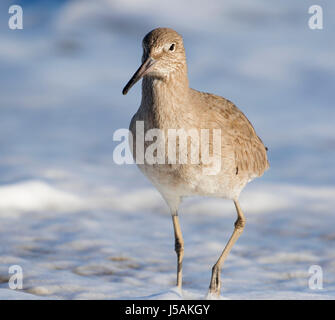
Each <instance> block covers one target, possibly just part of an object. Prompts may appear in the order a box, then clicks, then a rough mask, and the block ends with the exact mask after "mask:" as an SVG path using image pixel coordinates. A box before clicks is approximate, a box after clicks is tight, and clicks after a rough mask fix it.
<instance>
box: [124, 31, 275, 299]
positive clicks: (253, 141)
mask: <svg viewBox="0 0 335 320" xmlns="http://www.w3.org/2000/svg"><path fill="white" fill-rule="evenodd" d="M142 46H143V55H142V65H141V66H140V67H139V69H138V70H137V71H136V72H135V74H134V75H133V76H132V78H131V79H130V80H129V82H128V83H127V85H126V86H125V87H124V89H123V91H122V93H123V94H124V95H125V94H127V92H128V90H129V89H130V88H131V87H132V86H133V85H134V84H135V83H136V82H137V81H139V80H140V79H142V100H141V104H140V107H139V109H138V110H137V112H136V114H135V115H134V116H133V118H132V120H131V122H130V132H131V133H132V135H133V137H134V139H132V141H133V143H132V144H131V150H132V152H133V156H134V159H135V160H136V152H138V150H139V149H138V148H137V147H138V146H136V142H135V141H137V140H135V138H136V134H138V133H137V130H136V124H137V122H139V121H143V123H144V133H146V132H148V131H149V130H150V129H160V130H162V131H163V132H166V131H167V130H170V129H171V128H174V129H184V130H188V129H191V128H195V129H196V130H198V131H200V130H201V129H210V130H214V129H219V130H220V159H219V160H220V170H219V172H217V173H216V174H212V175H208V174H204V170H203V169H204V167H205V166H206V165H205V164H204V163H203V162H201V161H200V163H198V164H193V163H178V162H177V163H173V162H172V163H171V161H169V159H167V160H166V162H165V163H149V162H148V161H145V160H144V162H143V163H138V167H139V168H140V170H141V171H142V172H143V173H144V175H146V176H147V178H149V180H150V181H151V182H152V183H153V185H154V186H155V187H156V188H157V189H158V191H159V192H160V193H161V195H162V196H163V198H164V199H165V201H166V203H167V204H168V206H169V208H170V212H171V215H172V221H173V227H174V236H175V251H176V253H177V287H178V288H180V289H181V286H182V262H183V256H184V241H183V237H182V232H181V228H180V224H179V218H178V207H179V204H180V202H181V200H182V198H183V197H187V196H195V195H198V196H213V197H222V198H226V199H231V200H233V201H234V204H235V207H236V211H237V220H236V222H235V224H234V231H233V233H232V235H231V237H230V239H229V241H228V243H227V244H226V246H225V248H224V249H223V251H222V253H221V255H220V257H219V259H218V260H217V262H216V263H215V265H214V266H213V268H212V276H211V281H210V285H209V291H208V294H209V295H213V296H219V295H220V290H221V280H220V275H221V270H222V265H223V263H224V261H225V259H226V257H227V255H228V254H229V252H230V250H231V249H232V246H233V245H234V243H235V242H236V240H237V239H238V238H239V236H240V235H241V233H242V231H243V229H244V226H245V221H246V220H245V217H244V214H243V212H242V209H241V207H240V205H239V202H238V198H239V195H240V193H241V191H242V189H243V188H244V187H245V185H246V184H247V183H248V182H249V181H251V180H252V179H254V178H256V177H259V176H261V175H263V173H264V171H265V170H267V169H268V168H269V163H268V160H267V153H266V151H267V148H266V147H265V146H264V144H263V142H262V140H261V139H260V138H259V137H258V136H257V134H256V132H255V130H254V128H253V126H252V124H251V123H250V122H249V120H248V119H247V117H246V116H245V115H244V114H243V113H242V112H241V111H240V110H239V109H238V108H237V107H236V106H235V105H234V104H233V103H232V102H230V101H229V100H227V99H225V98H222V97H220V96H217V95H214V94H210V93H205V92H200V91H197V90H194V89H192V88H190V87H189V81H188V75H187V64H186V55H185V49H184V44H183V38H182V36H181V35H180V34H178V33H177V32H176V31H174V30H172V29H169V28H157V29H154V30H152V31H151V32H149V33H148V34H147V35H146V36H145V37H144V39H143V41H142ZM211 136H212V137H213V134H211ZM179 139H180V137H179ZM149 146H150V143H148V142H144V151H145V150H146V149H147V148H148V147H149ZM177 146H178V144H177ZM180 146H181V144H180V143H179V147H180ZM189 146H190V144H189V141H188V142H187V145H186V148H188V147H189ZM208 147H209V149H211V150H212V151H213V150H214V149H213V148H214V145H213V142H211V141H209V142H208ZM184 148H185V145H184ZM182 151H183V150H179V151H176V152H177V153H180V152H182ZM184 151H185V150H184ZM199 152H200V153H201V152H202V151H199Z"/></svg>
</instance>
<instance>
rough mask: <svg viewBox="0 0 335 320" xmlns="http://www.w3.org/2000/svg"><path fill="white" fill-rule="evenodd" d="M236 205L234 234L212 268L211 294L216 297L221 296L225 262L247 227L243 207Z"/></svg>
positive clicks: (235, 202)
mask: <svg viewBox="0 0 335 320" xmlns="http://www.w3.org/2000/svg"><path fill="white" fill-rule="evenodd" d="M234 204H235V207H236V211H237V220H236V222H235V228H234V232H233V234H232V235H231V237H230V239H229V241H228V243H227V245H226V247H225V248H224V250H223V251H222V254H221V256H220V258H219V259H218V261H217V262H216V264H215V265H214V266H213V268H212V278H211V283H210V285H209V293H210V294H212V295H215V296H220V289H221V282H220V276H221V269H222V265H223V263H224V262H225V260H226V258H227V256H228V254H229V252H230V250H231V248H232V247H233V245H234V243H235V242H236V240H237V239H238V238H239V236H240V235H241V234H242V232H243V229H244V226H245V218H244V215H243V212H242V210H241V207H240V205H239V203H238V201H237V200H234Z"/></svg>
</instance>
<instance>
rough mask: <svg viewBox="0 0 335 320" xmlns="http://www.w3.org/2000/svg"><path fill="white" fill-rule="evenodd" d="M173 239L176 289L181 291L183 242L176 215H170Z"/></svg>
mask: <svg viewBox="0 0 335 320" xmlns="http://www.w3.org/2000/svg"><path fill="white" fill-rule="evenodd" d="M172 221H173V229H174V237H175V250H176V253H177V287H178V288H180V289H181V283H182V263H183V257H184V240H183V235H182V233H181V229H180V224H179V218H178V214H173V215H172Z"/></svg>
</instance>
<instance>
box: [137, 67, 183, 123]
mask: <svg viewBox="0 0 335 320" xmlns="http://www.w3.org/2000/svg"><path fill="white" fill-rule="evenodd" d="M189 90H190V89H189V83H188V78H187V72H186V70H180V71H179V72H174V73H172V74H170V75H169V76H168V77H165V78H158V77H150V76H146V77H144V78H143V81H142V102H141V106H142V107H143V108H145V109H146V110H147V111H149V112H152V114H153V115H157V116H158V117H163V118H164V115H165V114H166V115H170V116H171V114H173V113H174V112H176V113H177V114H176V115H178V114H180V112H183V111H185V108H187V106H188V105H189V104H188V103H187V101H188V96H189ZM148 109H149V110H148Z"/></svg>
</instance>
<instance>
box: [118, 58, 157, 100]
mask: <svg viewBox="0 0 335 320" xmlns="http://www.w3.org/2000/svg"><path fill="white" fill-rule="evenodd" d="M155 62H156V61H155V60H154V59H152V58H151V57H149V58H148V59H146V60H145V61H144V62H143V63H142V65H141V66H140V67H139V68H138V69H137V71H136V72H135V73H134V75H133V76H132V77H131V79H130V80H129V81H128V83H127V84H126V86H125V87H124V88H123V90H122V94H127V92H128V91H129V90H130V88H131V87H132V86H133V85H134V84H135V83H136V82H137V81H138V80H140V79H141V78H142V77H143V76H144V75H145V73H146V72H147V71H148V69H149V68H150V67H151V66H152V65H153V64H154V63H155Z"/></svg>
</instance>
